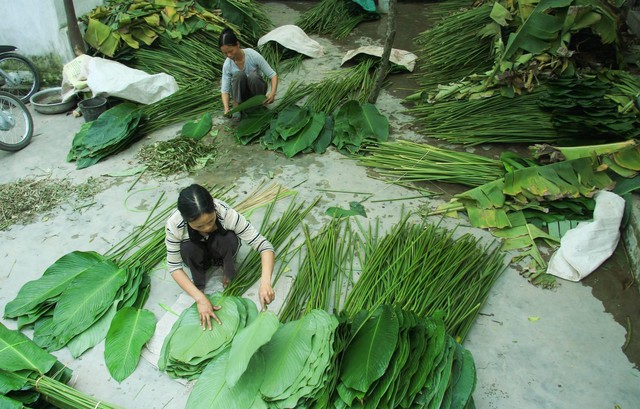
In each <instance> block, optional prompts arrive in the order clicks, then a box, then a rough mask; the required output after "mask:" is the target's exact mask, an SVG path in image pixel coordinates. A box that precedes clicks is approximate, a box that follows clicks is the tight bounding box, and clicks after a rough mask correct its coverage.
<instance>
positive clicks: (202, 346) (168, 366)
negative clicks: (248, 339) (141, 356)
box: [158, 293, 258, 379]
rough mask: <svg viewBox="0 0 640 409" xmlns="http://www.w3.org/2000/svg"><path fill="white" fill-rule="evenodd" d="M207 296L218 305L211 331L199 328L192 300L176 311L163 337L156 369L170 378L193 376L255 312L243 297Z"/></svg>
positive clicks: (225, 346)
mask: <svg viewBox="0 0 640 409" xmlns="http://www.w3.org/2000/svg"><path fill="white" fill-rule="evenodd" d="M208 297H209V300H210V301H211V303H212V304H213V305H219V306H220V307H222V308H221V309H220V310H219V311H217V312H216V315H217V316H218V318H220V321H221V322H222V324H221V325H218V324H217V322H215V321H213V322H212V324H211V325H213V327H214V328H213V330H211V331H210V330H208V329H205V330H203V329H202V325H201V324H200V314H199V313H198V308H197V306H196V304H195V303H194V304H193V305H192V306H191V307H189V308H187V309H186V310H184V311H183V312H182V314H180V318H178V320H177V321H176V322H175V324H174V325H173V327H172V328H171V331H170V332H169V334H168V335H167V337H166V338H165V340H164V344H163V345H162V350H161V352H160V359H159V361H158V368H159V369H160V370H161V371H166V372H167V374H168V375H169V376H171V377H172V378H186V379H193V378H197V377H198V376H199V375H200V374H201V373H202V371H203V370H204V368H205V367H206V366H207V364H208V363H209V362H210V361H211V360H212V359H213V358H215V357H216V356H218V355H220V354H221V353H222V352H223V351H224V350H225V349H227V348H228V347H229V345H231V341H232V340H233V338H234V337H235V335H236V334H237V333H238V331H240V330H241V329H242V328H244V327H246V326H247V324H249V323H250V322H252V321H253V320H254V319H255V318H256V316H257V315H258V309H257V308H256V305H255V304H254V303H253V301H251V300H248V299H246V298H242V297H235V296H221V295H220V294H219V293H216V294H212V295H209V296H208Z"/></svg>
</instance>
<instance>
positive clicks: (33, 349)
mask: <svg viewBox="0 0 640 409" xmlns="http://www.w3.org/2000/svg"><path fill="white" fill-rule="evenodd" d="M56 360H57V359H56V357H55V356H53V355H51V354H49V353H48V352H46V351H43V350H42V349H40V348H38V347H37V346H36V345H35V344H34V343H33V342H32V341H31V340H30V339H29V338H27V337H26V336H25V335H24V334H22V333H20V332H18V331H11V330H10V329H8V328H7V327H6V326H5V325H4V324H2V323H0V370H3V371H7V372H16V371H21V370H29V371H33V372H36V373H38V374H45V373H47V372H48V371H49V370H50V369H51V368H52V367H53V365H54V364H55V363H56Z"/></svg>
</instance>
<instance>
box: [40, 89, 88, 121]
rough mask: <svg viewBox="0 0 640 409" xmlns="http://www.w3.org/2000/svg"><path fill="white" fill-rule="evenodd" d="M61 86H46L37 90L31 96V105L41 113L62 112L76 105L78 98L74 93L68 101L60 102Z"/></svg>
mask: <svg viewBox="0 0 640 409" xmlns="http://www.w3.org/2000/svg"><path fill="white" fill-rule="evenodd" d="M61 92H62V87H56V88H48V89H43V90H42V91H38V92H36V93H35V94H33V95H32V96H31V99H30V100H31V105H33V108H34V109H35V110H36V111H38V112H40V113H41V114H47V115H50V114H63V113H65V112H69V111H71V110H73V108H75V107H76V105H77V103H78V98H77V97H76V96H75V95H74V96H73V98H71V99H70V100H68V101H65V102H62V97H61Z"/></svg>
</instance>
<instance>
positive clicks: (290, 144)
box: [261, 105, 331, 158]
mask: <svg viewBox="0 0 640 409" xmlns="http://www.w3.org/2000/svg"><path fill="white" fill-rule="evenodd" d="M326 123H327V119H326V115H325V114H324V113H317V112H312V111H310V110H309V109H307V108H301V107H299V106H297V105H291V106H288V107H286V108H285V109H283V110H282V111H281V112H280V113H279V114H278V116H277V117H276V118H274V119H272V120H271V129H270V131H269V132H267V133H266V134H265V135H264V136H263V137H262V139H261V142H262V145H263V146H264V147H265V148H267V149H269V150H272V151H278V152H282V153H284V155H285V156H286V157H287V158H291V157H293V156H295V155H296V154H298V153H300V152H310V151H313V152H315V153H323V152H324V151H326V150H327V147H329V144H330V143H331V129H330V128H328V127H326V126H325V124H326Z"/></svg>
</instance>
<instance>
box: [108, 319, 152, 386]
mask: <svg viewBox="0 0 640 409" xmlns="http://www.w3.org/2000/svg"><path fill="white" fill-rule="evenodd" d="M156 322H157V320H156V317H155V316H154V315H153V313H152V312H151V311H148V310H143V309H138V308H133V307H125V308H122V309H121V310H120V311H118V313H117V314H116V315H115V317H113V320H112V321H111V326H110V327H109V332H108V333H107V336H106V340H105V347H104V360H105V362H106V364H107V368H108V369H109V373H110V374H111V376H112V377H113V379H115V380H116V381H118V382H122V381H123V380H124V379H126V378H127V377H128V376H129V375H131V374H132V373H133V371H134V370H135V369H136V366H137V365H138V361H139V360H140V352H141V351H142V347H143V345H144V344H146V343H147V341H149V340H150V339H151V336H153V332H154V331H155V328H156Z"/></svg>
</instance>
